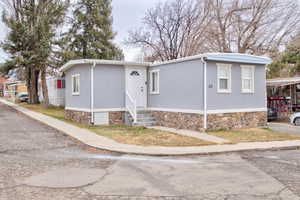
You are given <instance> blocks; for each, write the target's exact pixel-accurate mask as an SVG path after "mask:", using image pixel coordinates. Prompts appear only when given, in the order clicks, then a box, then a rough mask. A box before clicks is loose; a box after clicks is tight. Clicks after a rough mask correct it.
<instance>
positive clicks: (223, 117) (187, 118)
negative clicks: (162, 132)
mask: <svg viewBox="0 0 300 200" xmlns="http://www.w3.org/2000/svg"><path fill="white" fill-rule="evenodd" d="M151 113H152V116H153V117H154V118H155V120H156V122H157V125H158V126H166V127H170V128H177V129H189V130H196V131H202V130H203V115H201V114H190V113H179V112H164V111H152V112H151ZM266 125H267V112H239V113H222V114H208V116H207V129H208V130H217V129H227V130H228V129H239V128H254V127H263V126H266Z"/></svg>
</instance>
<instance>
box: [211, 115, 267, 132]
mask: <svg viewBox="0 0 300 200" xmlns="http://www.w3.org/2000/svg"><path fill="white" fill-rule="evenodd" d="M267 118H268V117H267V112H239V113H223V114H209V115H208V116H207V121H208V123H207V129H208V130H217V129H239V128H255V127H265V126H266V125H267Z"/></svg>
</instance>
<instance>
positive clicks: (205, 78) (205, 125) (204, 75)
mask: <svg viewBox="0 0 300 200" xmlns="http://www.w3.org/2000/svg"><path fill="white" fill-rule="evenodd" d="M201 61H202V63H203V129H204V130H206V129H207V62H206V61H205V58H204V57H202V58H201Z"/></svg>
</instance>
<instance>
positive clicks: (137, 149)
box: [0, 98, 300, 156]
mask: <svg viewBox="0 0 300 200" xmlns="http://www.w3.org/2000/svg"><path fill="white" fill-rule="evenodd" d="M0 102H1V103H3V104H5V105H7V106H9V107H11V108H13V109H15V110H17V111H18V112H21V113H22V114H24V115H26V116H28V117H30V118H32V119H34V120H37V121H39V122H41V123H43V124H45V125H48V126H50V127H52V128H54V129H56V130H58V131H60V132H63V133H65V134H66V135H68V136H70V137H72V138H74V139H76V140H78V141H80V142H81V143H83V144H85V145H87V146H89V147H93V148H96V149H100V150H106V151H111V152H116V153H125V154H136V155H151V156H185V155H210V154H221V153H234V152H245V151H267V150H273V151H274V150H291V149H298V148H299V147H300V140H292V141H274V142H247V143H238V144H224V145H208V146H197V147H161V146H148V147H143V146H137V145H128V144H121V143H118V142H116V141H114V140H111V139H108V138H106V137H103V136H99V135H97V134H95V133H93V132H91V131H89V130H86V129H83V128H79V127H77V126H74V125H71V124H68V123H66V122H63V121H61V120H58V119H55V118H52V117H49V116H46V115H44V114H41V113H37V112H34V111H31V110H28V109H26V108H24V107H22V106H19V105H16V104H13V103H11V102H8V101H6V100H4V99H1V98H0Z"/></svg>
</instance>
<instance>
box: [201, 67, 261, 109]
mask: <svg viewBox="0 0 300 200" xmlns="http://www.w3.org/2000/svg"><path fill="white" fill-rule="evenodd" d="M243 65H244V64H243ZM207 78H208V80H207V82H208V86H209V85H211V86H212V88H208V89H207V106H208V110H216V109H239V108H241V109H247V108H263V107H265V103H266V83H265V81H266V71H265V66H264V65H256V66H255V76H254V79H255V80H254V93H249V94H244V93H242V92H241V90H242V83H241V67H240V64H236V63H235V64H232V68H231V90H232V91H231V93H229V94H223V93H218V92H217V87H218V86H217V65H216V63H215V62H208V66H207Z"/></svg>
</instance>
